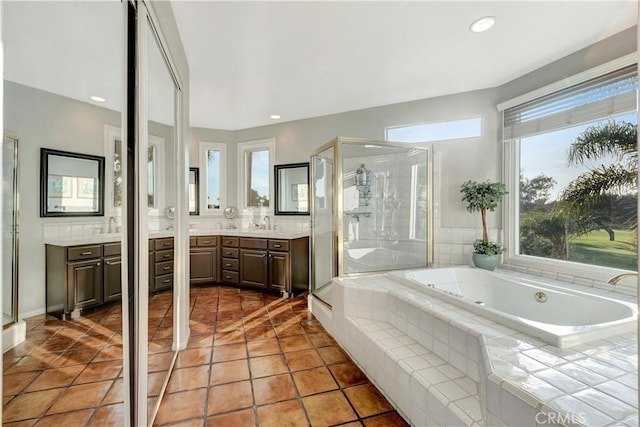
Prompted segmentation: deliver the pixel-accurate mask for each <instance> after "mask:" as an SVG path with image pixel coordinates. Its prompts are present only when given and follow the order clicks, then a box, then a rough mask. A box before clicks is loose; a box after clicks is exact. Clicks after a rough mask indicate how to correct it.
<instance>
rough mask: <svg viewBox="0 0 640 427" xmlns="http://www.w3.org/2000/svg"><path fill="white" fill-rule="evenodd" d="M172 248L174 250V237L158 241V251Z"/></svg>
mask: <svg viewBox="0 0 640 427" xmlns="http://www.w3.org/2000/svg"><path fill="white" fill-rule="evenodd" d="M171 248H173V237H169V238H167V239H156V251H158V250H162V249H171Z"/></svg>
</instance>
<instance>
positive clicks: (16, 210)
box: [2, 132, 20, 329]
mask: <svg viewBox="0 0 640 427" xmlns="http://www.w3.org/2000/svg"><path fill="white" fill-rule="evenodd" d="M4 138H8V139H12V140H13V141H15V142H14V149H13V223H12V229H11V231H10V232H11V234H12V236H13V237H12V241H13V245H12V249H13V253H12V254H11V270H12V274H11V287H12V292H11V296H12V301H11V304H12V306H13V309H12V312H13V313H12V315H13V316H12V317H13V318H12V319H11V322H9V323H7V324H6V325H3V327H2V328H3V329H7V328H8V327H10V326H12V325H14V324H15V323H17V322H18V262H19V258H20V257H19V255H20V252H19V248H20V235H19V233H20V230H19V224H18V219H19V217H20V191H19V186H18V179H19V174H18V172H19V170H18V168H19V163H18V144H19V142H20V139H19V138H18V136H17V135H15V134H13V133H10V132H4V135H3V141H2V143H3V144H4Z"/></svg>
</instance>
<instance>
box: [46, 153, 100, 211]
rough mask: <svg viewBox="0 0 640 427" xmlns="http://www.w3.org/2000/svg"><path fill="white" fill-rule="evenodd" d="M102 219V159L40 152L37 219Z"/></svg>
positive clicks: (75, 154)
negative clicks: (98, 217)
mask: <svg viewBox="0 0 640 427" xmlns="http://www.w3.org/2000/svg"><path fill="white" fill-rule="evenodd" d="M102 215H104V157H101V156H91V155H88V154H80V153H72V152H68V151H59V150H51V149H48V148H41V149H40V216H41V217H50V216H102Z"/></svg>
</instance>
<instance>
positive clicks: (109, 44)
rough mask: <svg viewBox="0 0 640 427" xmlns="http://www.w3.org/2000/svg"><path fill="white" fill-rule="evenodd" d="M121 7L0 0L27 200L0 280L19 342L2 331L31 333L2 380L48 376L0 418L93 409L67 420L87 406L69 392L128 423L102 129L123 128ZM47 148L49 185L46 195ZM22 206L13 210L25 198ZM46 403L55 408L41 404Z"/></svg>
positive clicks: (106, 420)
mask: <svg viewBox="0 0 640 427" xmlns="http://www.w3.org/2000/svg"><path fill="white" fill-rule="evenodd" d="M125 5H126V2H119V1H105V2H90V3H88V2H3V3H2V23H1V26H2V39H3V40H2V41H3V53H4V58H3V67H4V74H3V78H4V81H3V85H4V91H3V116H4V117H3V119H4V121H3V125H4V132H5V135H6V134H10V135H12V137H15V141H19V144H18V150H17V153H16V160H17V164H15V165H13V168H14V170H15V171H16V173H17V175H16V178H17V183H18V184H17V188H16V193H17V194H16V196H17V197H16V199H15V200H16V201H17V200H19V202H20V206H19V211H20V215H19V218H18V216H17V215H15V216H14V218H15V222H14V223H13V224H10V227H12V232H13V233H10V232H9V231H8V230H6V229H4V228H3V231H2V236H3V244H4V239H5V236H6V237H10V236H13V237H14V239H12V240H13V242H12V246H13V248H12V249H13V257H9V258H8V260H9V262H11V265H10V266H9V267H7V265H6V264H5V259H4V258H3V268H2V270H3V272H5V271H13V272H15V273H16V274H14V275H13V281H12V280H7V281H5V280H4V278H5V276H4V275H3V289H6V288H5V287H9V286H13V291H12V292H13V294H14V295H12V297H13V298H12V297H11V296H10V297H9V298H7V296H8V295H9V293H8V292H5V293H4V295H5V300H4V301H3V303H7V302H12V303H14V306H13V307H7V306H4V307H3V312H11V311H12V312H13V316H14V318H15V319H17V320H18V321H17V322H16V323H15V324H14V325H10V326H9V327H8V328H7V331H6V332H7V333H6V334H5V335H4V337H5V338H4V339H3V346H4V348H3V350H7V349H8V348H9V347H11V346H12V345H14V344H16V342H13V341H12V340H8V339H6V337H8V336H11V337H16V338H17V339H20V338H19V337H20V330H21V328H24V329H26V336H24V338H25V341H24V342H22V343H18V344H17V345H15V346H14V347H12V348H11V349H9V350H7V351H6V352H5V353H4V360H5V361H8V363H5V366H4V375H3V379H4V384H5V385H6V384H10V383H11V382H12V381H15V380H16V379H18V378H20V376H24V375H25V373H24V371H22V369H20V366H22V365H24V364H27V366H29V367H30V368H29V373H28V376H29V378H32V379H34V380H35V379H36V377H38V378H42V379H43V380H44V379H46V383H45V382H38V383H32V384H30V387H27V384H24V386H22V387H20V388H17V389H14V390H13V391H12V392H11V393H10V396H9V395H7V396H5V399H4V401H3V404H4V408H3V413H2V417H3V419H2V421H3V424H24V423H27V424H33V423H34V422H35V421H38V422H39V423H40V424H65V422H66V424H67V425H72V424H74V425H75V424H78V423H81V424H82V425H84V424H86V423H87V422H88V420H89V415H87V418H86V419H84V420H82V421H80V420H79V419H76V420H78V421H75V422H70V421H68V419H65V421H64V422H63V421H61V415H60V414H62V413H68V412H71V411H75V410H76V409H79V408H78V407H76V406H73V405H78V404H79V401H80V399H74V398H73V396H80V395H82V396H83V397H87V399H82V400H83V401H84V402H85V403H83V405H82V406H83V408H82V411H84V413H87V414H91V415H90V416H91V422H92V423H95V424H99V425H125V421H124V414H125V407H124V406H125V405H124V397H125V388H124V387H123V384H124V383H125V381H124V379H123V368H124V366H123V351H122V347H123V341H124V340H123V334H122V331H123V316H122V302H121V299H122V297H121V289H122V280H121V277H122V276H121V271H122V269H121V265H122V261H123V256H126V255H123V254H122V250H121V244H120V235H119V234H118V233H116V226H121V225H122V223H121V221H120V216H119V215H118V214H116V213H113V218H111V220H109V217H108V216H105V215H104V213H103V207H104V208H105V210H106V204H104V203H103V202H102V200H103V197H104V196H106V194H107V192H106V187H103V186H104V185H105V184H106V182H105V179H104V175H103V174H104V171H105V169H106V168H105V163H104V157H105V156H106V151H105V135H106V134H105V130H106V128H107V127H109V126H111V127H116V128H120V127H122V123H121V119H122V115H121V111H122V105H123V100H124V95H123V88H124V79H123V72H124V68H123V63H124V57H125V55H124V49H123V47H124V40H123V37H124V34H125V27H124V23H123V15H124V14H123V7H124V6H125ZM41 149H42V151H41ZM43 153H44V160H45V161H44V162H43V166H45V167H46V169H47V171H46V173H45V174H43V175H42V177H43V178H44V185H43V186H42V188H43V190H45V191H44V193H47V194H46V195H45V197H44V199H41V197H39V195H40V188H41V182H42V181H43V180H42V179H41V175H40V174H39V171H38V167H39V165H40V160H41V155H42V154H43ZM77 153H81V154H82V155H78V154H77ZM5 155H6V154H5ZM4 160H5V158H4V156H3V179H4V172H5V170H4V168H5V163H4ZM9 165H10V164H9ZM6 190H7V189H6V187H5V188H3V210H4V209H5V207H6V206H8V204H7V202H6V194H8V193H7V192H6ZM41 206H42V208H43V209H42V210H43V212H42V213H43V214H44V215H42V216H41V209H40V207H41ZM14 209H15V212H16V214H17V209H18V206H17V204H15V205H14ZM3 213H6V211H3ZM54 216H55V218H54ZM109 216H112V215H111V213H110V214H109ZM3 219H4V218H3ZM109 225H111V230H112V233H107V231H109ZM5 248H6V247H5ZM3 252H4V250H3ZM9 253H11V252H9ZM18 254H20V255H21V256H19V257H18ZM3 255H4V254H3ZM12 267H13V270H11V268H12ZM16 270H17V271H16ZM18 278H19V283H17V282H16V281H17V280H18ZM12 282H13V284H12ZM16 293H17V297H16ZM60 319H64V320H60ZM25 324H26V327H25ZM9 328H10V330H9ZM24 329H23V330H24ZM12 368H13V369H12ZM65 372H66V373H70V372H73V374H72V375H65ZM88 388H92V390H93V391H92V392H91V393H88V392H87V391H86V390H87V389H88ZM45 389H46V390H45ZM7 390H8V389H6V388H5V392H6V391H7ZM5 394H7V393H5ZM45 395H48V396H49V397H45ZM89 395H91V397H89ZM65 401H66V402H72V406H71V407H69V406H65V405H64V404H63V402H65ZM21 402H27V404H26V406H24V403H21ZM45 402H46V405H47V408H48V409H47V411H42V412H41V413H40V412H33V410H32V409H33V408H35V406H37V405H40V404H43V403H45ZM25 408H29V409H25ZM41 416H44V418H41V419H40V420H37V419H38V418H39V417H41ZM64 416H66V414H65V415H64Z"/></svg>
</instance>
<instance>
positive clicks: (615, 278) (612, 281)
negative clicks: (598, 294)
mask: <svg viewBox="0 0 640 427" xmlns="http://www.w3.org/2000/svg"><path fill="white" fill-rule="evenodd" d="M634 276H635V277H638V273H622V274H618V275H617V276H613V277H612V278H611V279H609V280H607V283H608V284H610V285H612V286H615V285H617V284H618V282H619V281H620V280H622V279H624V278H625V277H634Z"/></svg>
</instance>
